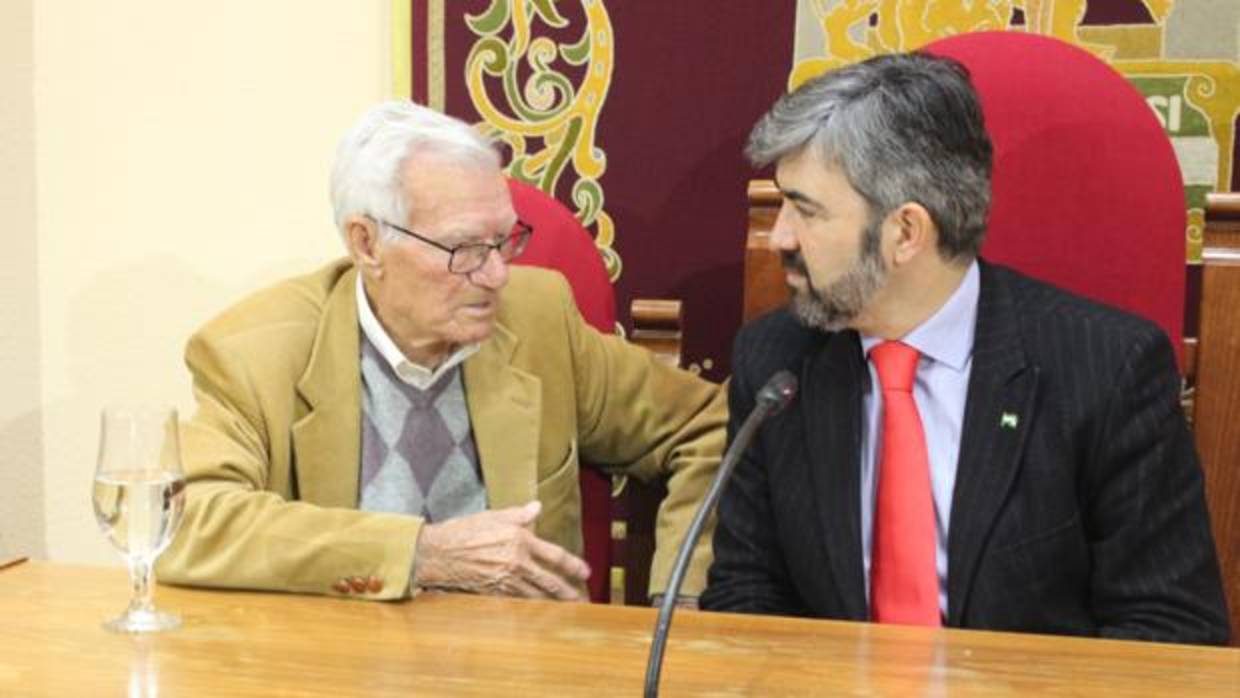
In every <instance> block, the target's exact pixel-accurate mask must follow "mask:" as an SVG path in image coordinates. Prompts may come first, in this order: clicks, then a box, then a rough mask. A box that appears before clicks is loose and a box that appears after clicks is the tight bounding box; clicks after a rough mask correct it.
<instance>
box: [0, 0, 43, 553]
mask: <svg viewBox="0 0 1240 698" xmlns="http://www.w3.org/2000/svg"><path fill="white" fill-rule="evenodd" d="M32 21H33V7H32V0H6V1H5V2H2V3H0V221H3V225H4V237H3V239H4V254H0V557H3V556H4V555H5V554H6V553H17V552H19V551H20V552H22V553H23V554H28V555H35V556H41V555H43V554H44V550H45V544H44V536H43V480H44V478H43V470H42V463H43V429H42V424H41V415H42V410H41V409H40V404H41V402H42V392H41V390H40V387H39V385H40V379H41V371H40V359H39V294H38V283H37V276H36V267H37V262H38V243H39V239H38V236H37V235H36V231H35V186H34V180H35V151H34V65H33V63H34V51H33V47H32V39H33V36H34V31H33V24H32Z"/></svg>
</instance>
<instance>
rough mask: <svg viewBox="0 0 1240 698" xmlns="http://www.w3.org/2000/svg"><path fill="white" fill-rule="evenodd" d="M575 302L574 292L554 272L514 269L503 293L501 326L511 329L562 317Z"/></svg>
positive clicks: (561, 275)
mask: <svg viewBox="0 0 1240 698" xmlns="http://www.w3.org/2000/svg"><path fill="white" fill-rule="evenodd" d="M571 302H572V289H571V288H570V287H569V285H568V280H567V279H565V278H564V275H563V274H561V273H560V272H558V271H555V270H554V269H544V268H542V267H529V266H512V267H509V270H508V285H507V286H505V287H504V290H503V291H501V292H500V309H499V321H500V323H502V324H504V325H506V326H509V327H512V326H514V325H516V326H525V325H528V324H529V323H531V322H534V323H538V322H541V321H546V320H548V319H551V318H553V317H555V316H556V314H557V312H558V313H562V311H563V308H564V307H565V305H566V304H568V303H571Z"/></svg>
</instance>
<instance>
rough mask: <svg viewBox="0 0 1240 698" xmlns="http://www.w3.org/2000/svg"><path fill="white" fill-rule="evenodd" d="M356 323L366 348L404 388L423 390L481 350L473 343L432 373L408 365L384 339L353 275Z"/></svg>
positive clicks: (359, 281)
mask: <svg viewBox="0 0 1240 698" xmlns="http://www.w3.org/2000/svg"><path fill="white" fill-rule="evenodd" d="M357 322H358V324H359V325H361V326H362V333H363V334H365V335H366V339H368V340H370V344H371V345H372V346H373V347H374V348H375V349H376V350H378V352H379V355H380V356H382V357H383V360H384V361H386V362H387V363H388V365H389V366H391V367H392V372H393V373H394V374H396V377H397V378H399V379H400V380H401V381H402V382H403V383H405V384H406V385H411V386H413V387H415V388H417V389H418V390H426V389H427V388H429V387H431V386H432V385H434V384H435V383H436V382H438V381H439V379H440V378H442V377H443V376H444V375H445V374H447V373H448V372H449V371H451V370H452V369H454V368H456V367H457V366H458V365H459V364H460V363H461V362H463V361H465V359H468V358H469V357H471V356H473V355H474V354H475V353H477V351H478V348H479V347H480V346H481V345H480V344H478V343H477V342H475V343H473V344H466V345H464V346H462V347H461V348H460V349H457V350H456V351H454V352H452V355H451V356H449V357H448V358H447V359H445V360H444V361H443V362H441V363H440V364H439V366H438V367H436V368H435V369H434V370H431V369H429V368H426V367H425V366H421V365H419V364H415V363H414V362H412V361H410V360H409V359H408V358H407V357H406V356H405V353H404V352H402V351H401V350H400V348H399V347H397V346H396V342H395V341H393V340H392V337H391V336H390V335H388V333H387V330H385V329H383V325H382V324H380V323H379V318H377V317H375V313H374V311H373V310H371V308H370V300H369V299H368V298H366V287H365V286H364V285H363V284H362V275H361V274H358V275H357Z"/></svg>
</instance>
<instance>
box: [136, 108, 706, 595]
mask: <svg viewBox="0 0 1240 698" xmlns="http://www.w3.org/2000/svg"><path fill="white" fill-rule="evenodd" d="M332 198H333V204H334V206H335V216H336V224H337V226H338V228H339V230H340V232H341V234H342V236H343V238H344V242H345V244H346V246H347V247H348V251H349V259H347V260H341V261H338V262H335V263H333V264H331V265H329V266H327V267H326V268H324V269H321V270H319V271H317V272H314V273H312V274H309V275H306V276H302V277H298V278H294V279H291V280H287V281H284V282H282V283H279V284H277V285H275V286H273V287H271V288H268V289H266V290H263V291H260V292H258V293H257V294H255V295H253V296H251V297H249V298H247V299H245V300H243V301H242V302H240V303H239V304H237V305H236V306H234V307H232V308H230V309H228V310H226V311H225V312H224V313H223V314H221V315H220V316H219V317H217V318H215V319H214V320H212V321H211V322H209V323H208V324H207V325H205V326H204V327H203V328H202V329H200V330H199V331H198V332H197V333H195V335H194V336H193V337H192V338H191V339H190V341H189V345H188V348H187V350H186V363H187V364H188V366H189V368H190V371H191V373H192V374H193V378H194V391H195V395H196V397H197V400H198V407H199V409H198V412H197V414H196V415H195V416H194V418H193V419H192V420H190V421H189V422H187V423H186V424H185V426H184V429H183V442H184V446H183V449H184V458H185V465H186V470H187V475H188V479H189V486H188V504H187V508H186V515H185V523H184V525H183V526H182V527H181V530H180V533H179V534H178V536H177V538H176V540H175V542H174V543H173V545H172V546H171V547H170V548H169V550H168V551H167V552H166V553H165V554H164V555H163V556H162V558H161V560H160V567H159V574H160V578H161V579H162V580H164V581H167V582H173V583H181V584H195V585H205V586H214V587H230V588H249V589H269V590H284V591H294V592H304V593H321V594H335V595H350V596H354V597H361V598H371V599H391V598H399V597H402V596H404V595H406V594H409V593H415V592H416V591H417V590H418V589H422V588H443V589H455V590H462V591H470V592H477V593H494V594H506V595H516V596H533V597H548V598H556V599H569V600H578V599H582V598H584V593H585V587H584V581H585V580H586V578H587V577H588V575H589V574H590V570H589V569H588V567H587V565H586V564H585V562H584V561H582V560H581V559H580V557H579V555H580V554H581V548H582V534H581V511H580V509H581V504H580V501H581V500H580V493H579V491H578V487H577V481H578V463H579V459H580V460H586V461H589V462H591V463H599V464H604V465H607V466H615V467H619V468H623V469H624V470H625V471H626V472H629V473H632V474H634V475H637V476H639V477H643V478H654V477H659V476H665V475H666V476H670V480H669V483H668V489H669V496H668V498H667V499H666V500H665V502H664V504H663V505H662V507H661V510H660V517H661V521H660V541H659V550H658V552H657V553H656V560H655V564H654V569H653V570H652V580H653V582H652V587H654V589H655V590H656V591H657V590H658V588H660V587H661V586H662V585H663V584H665V580H666V577H667V575H668V572H669V569H670V566H671V561H672V555H673V554H674V552H675V550H674V548H675V546H676V544H677V543H678V542H679V537H680V536H679V535H678V534H679V532H680V531H681V530H682V529H683V528H684V527H685V526H687V524H688V520H689V518H690V517H691V516H692V514H693V508H694V505H695V503H696V502H697V500H698V499H699V497H700V495H701V493H702V492H703V491H704V489H705V485H706V483H707V481H708V480H709V478H710V475H711V473H712V472H713V470H714V468H715V467H716V466H717V463H718V459H719V455H720V451H721V450H722V445H723V441H724V434H723V427H724V424H725V422H726V419H727V415H726V405H725V402H724V400H723V398H722V396H721V395H720V391H719V390H718V389H717V388H716V386H714V385H712V384H710V383H708V382H706V381H703V380H701V379H699V378H697V377H695V376H693V375H692V374H690V373H688V372H685V371H680V370H677V369H673V368H669V367H665V366H662V365H661V364H660V363H659V362H657V361H655V360H654V359H653V358H652V357H651V355H649V354H648V353H647V352H645V351H643V350H641V349H639V348H637V347H634V346H632V345H629V344H627V343H625V342H624V341H622V340H621V339H619V338H617V337H612V336H605V335H603V334H600V333H598V332H596V331H594V330H593V329H592V328H590V327H589V326H587V325H586V324H585V323H584V322H583V321H582V319H581V317H580V315H579V314H578V312H577V309H576V306H575V305H574V304H573V301H572V297H571V294H570V291H569V288H568V286H567V284H566V282H565V281H564V279H563V278H562V277H561V276H560V275H558V274H556V273H555V272H551V271H547V270H542V269H532V268H510V267H509V265H508V263H509V262H510V261H512V259H513V258H514V257H516V256H517V255H519V254H520V253H521V251H522V249H523V248H524V246H525V244H526V242H527V241H528V240H529V237H530V235H531V234H536V231H533V230H531V228H530V227H529V226H528V225H526V224H525V223H523V222H522V221H520V220H518V218H517V214H516V212H515V211H514V209H513V206H512V202H511V199H510V197H509V193H508V188H507V186H506V183H505V180H504V177H503V174H502V172H501V170H500V162H499V156H498V154H497V153H496V151H495V149H494V148H493V147H492V146H491V145H490V144H489V143H488V142H487V141H486V140H484V139H483V138H481V137H480V136H479V135H478V134H477V133H476V132H475V131H474V130H473V129H472V128H471V127H469V126H468V125H467V124H465V123H463V122H460V121H458V120H456V119H452V118H450V117H446V116H443V115H441V114H438V113H435V112H433V111H431V110H429V109H425V108H422V107H419V106H417V105H413V104H410V103H403V102H393V103H388V104H383V105H380V106H378V107H376V108H374V109H372V110H371V111H369V112H368V113H367V114H366V115H365V116H364V117H363V118H362V119H361V121H360V123H359V124H358V125H357V126H356V127H355V128H354V129H353V130H352V131H351V132H350V133H349V134H348V135H347V136H346V137H345V138H344V140H343V141H342V143H341V145H340V148H339V151H338V154H337V161H336V165H335V168H334V170H333V173H332ZM708 555H709V551H708V550H707V549H706V548H705V547H704V548H703V550H702V554H700V555H699V556H698V557H697V559H696V563H695V565H694V567H695V574H694V575H692V576H691V578H690V582H691V584H690V585H688V586H687V593H688V594H691V593H693V592H694V591H695V590H700V589H701V587H702V586H703V585H704V581H705V580H704V577H705V569H706V567H707V565H708V564H709V560H708V559H707V558H708Z"/></svg>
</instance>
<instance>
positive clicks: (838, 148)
mask: <svg viewBox="0 0 1240 698" xmlns="http://www.w3.org/2000/svg"><path fill="white" fill-rule="evenodd" d="M748 155H749V157H750V159H751V160H752V161H753V162H754V163H755V164H756V165H759V166H762V165H766V164H769V163H775V171H776V180H777V184H778V186H779V188H780V190H781V191H782V192H783V195H784V202H783V205H782V208H781V209H780V212H779V216H778V219H777V220H776V222H775V226H774V228H773V230H772V232H771V241H772V244H773V245H774V246H776V247H777V248H778V249H779V250H780V252H781V253H782V255H783V259H784V262H785V267H786V271H787V281H788V284H789V285H790V286H791V288H792V290H793V300H792V303H791V304H790V306H789V307H788V308H784V309H781V310H779V311H776V312H774V313H772V314H769V315H767V316H765V317H763V318H760V319H759V320H757V321H755V322H753V323H751V324H749V325H747V326H746V327H745V328H743V329H742V331H741V333H740V335H739V336H738V338H737V340H736V345H735V350H734V355H733V361H732V367H733V371H734V375H733V379H732V382H731V387H730V396H729V399H730V410H731V415H732V416H731V425H730V428H729V433H730V434H735V431H736V429H737V428H738V427H739V424H740V420H742V419H744V418H745V416H746V415H748V414H749V412H750V411H751V410H752V408H753V406H754V395H755V392H756V391H757V389H758V388H759V387H760V386H761V385H762V384H763V382H765V381H766V379H767V378H768V377H769V376H771V375H772V374H774V373H775V372H777V371H780V370H790V371H792V372H793V373H794V374H796V375H798V376H799V377H800V385H801V389H800V396H799V398H798V399H797V402H795V403H794V404H793V405H792V407H791V408H790V409H789V410H788V411H786V412H784V413H783V414H781V415H780V416H779V417H777V418H776V419H773V420H770V421H769V422H767V423H766V425H765V426H764V427H763V429H762V430H761V431H760V432H759V434H758V436H757V439H756V440H755V441H754V444H753V445H752V446H751V447H750V449H749V450H748V451H747V453H746V454H745V456H744V458H743V459H742V460H741V462H740V463H739V465H738V466H737V469H736V471H735V474H734V479H733V480H732V482H731V484H730V486H729V487H728V489H727V490H726V491H725V493H724V495H723V499H722V500H721V504H720V508H719V522H718V527H717V529H716V533H715V539H714V551H715V561H714V564H713V566H712V567H711V569H710V573H709V578H708V585H707V590H706V592H705V594H704V595H703V597H702V606H703V607H704V608H707V609H715V610H725V611H739V612H751V613H773V614H783V615H797V616H812V617H822V618H838V619H851V620H873V621H877V622H892V623H903V624H917V625H929V626H938V625H947V626H956V627H965V628H988V629H996V630H1008V631H1030V632H1042V633H1057V634H1068V635H1086V636H1103V637H1112V638H1131V639H1144V640H1156V641H1164V642H1196V643H1222V642H1225V641H1226V640H1227V637H1228V632H1229V630H1228V621H1227V613H1226V608H1225V604H1224V601H1223V593H1222V584H1221V581H1220V575H1219V566H1218V561H1217V557H1216V554H1215V548H1214V543H1213V540H1212V537H1211V533H1210V526H1209V520H1208V517H1207V513H1206V507H1205V501H1204V496H1203V486H1202V474H1201V468H1200V466H1199V464H1198V460H1197V455H1196V452H1195V450H1194V447H1193V442H1192V439H1191V437H1190V434H1189V431H1188V429H1187V426H1186V424H1185V420H1184V416H1183V414H1182V412H1181V409H1180V404H1179V386H1180V379H1179V375H1178V374H1177V369H1176V363H1175V356H1174V353H1173V351H1172V347H1171V344H1170V342H1169V341H1168V339H1167V337H1166V336H1165V334H1164V333H1163V332H1162V331H1160V330H1159V329H1158V328H1157V327H1156V326H1155V325H1153V324H1152V323H1150V322H1148V321H1146V320H1143V319H1141V318H1137V317H1134V316H1132V315H1129V314H1126V313H1123V312H1121V311H1119V310H1116V309H1113V308H1108V307H1105V306H1102V305H1099V304H1097V303H1094V302H1091V301H1088V300H1086V299H1083V298H1080V297H1077V296H1074V295H1071V294H1069V293H1067V292H1065V291H1062V290H1059V289H1056V288H1053V287H1051V286H1049V285H1047V284H1044V283H1041V282H1038V281H1036V280H1034V279H1031V278H1028V277H1026V276H1023V275H1021V274H1018V273H1016V272H1014V271H1012V270H1010V269H1006V268H1003V267H1000V266H998V265H992V264H988V263H986V262H985V261H982V260H980V259H978V250H979V248H980V246H981V242H982V238H983V236H984V234H985V231H986V214H987V210H988V207H989V203H990V174H991V144H990V139H989V136H988V135H987V133H986V130H985V126H984V124H983V119H982V111H981V108H980V106H979V103H978V99H977V95H976V93H975V92H974V90H973V87H972V85H971V84H970V82H969V78H968V74H967V71H966V70H965V69H964V68H963V67H962V66H961V65H960V64H959V63H957V62H955V61H953V60H951V59H945V58H937V57H933V56H930V55H924V54H905V55H889V56H881V57H877V58H874V59H871V60H868V61H865V62H863V63H860V64H856V65H853V66H849V67H846V68H843V69H840V70H837V71H835V72H832V73H828V74H826V75H823V76H821V77H819V78H816V79H814V80H811V81H809V82H807V83H805V84H804V85H803V86H801V87H800V88H799V89H797V90H796V91H794V92H792V93H791V94H788V95H786V96H784V97H783V98H781V99H780V100H779V101H778V102H777V103H776V104H775V106H774V107H773V108H772V109H771V111H770V112H769V113H768V114H766V116H765V117H764V118H763V119H762V120H761V121H760V122H759V124H758V125H757V127H756V128H755V129H754V131H753V133H752V134H751V137H750V141H749V145H748ZM1048 205H1051V204H1049V203H1048ZM1028 234H1030V235H1036V234H1037V231H1036V230H1030V231H1029V233H1028Z"/></svg>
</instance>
